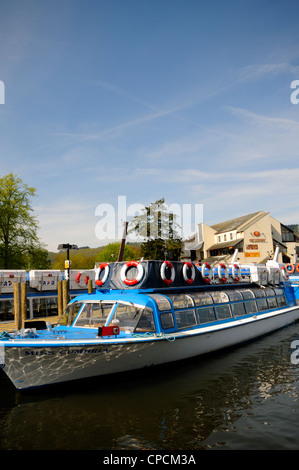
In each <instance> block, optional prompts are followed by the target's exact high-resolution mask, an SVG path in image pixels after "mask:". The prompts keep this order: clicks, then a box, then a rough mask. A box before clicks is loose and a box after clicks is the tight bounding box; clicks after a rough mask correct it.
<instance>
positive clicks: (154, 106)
mask: <svg viewBox="0 0 299 470" xmlns="http://www.w3.org/2000/svg"><path fill="white" fill-rule="evenodd" d="M0 12H1V14H0V84H1V85H2V86H1V87H0V176H1V177H2V176H5V175H7V174H9V173H13V174H15V175H17V176H18V177H20V178H21V179H22V180H23V182H24V183H26V184H28V185H30V186H33V187H35V188H36V197H34V199H33V200H32V207H33V209H34V214H35V216H36V217H37V220H38V222H39V227H40V228H39V232H38V235H39V237H40V240H41V242H42V243H44V244H45V246H46V248H47V249H48V250H49V251H57V247H58V244H61V243H71V244H77V245H78V246H90V247H98V246H101V245H103V244H106V243H107V242H108V241H109V240H113V239H115V240H119V238H120V234H121V233H122V227H123V222H124V220H126V219H129V220H130V219H131V218H132V217H133V216H134V214H135V212H134V211H135V210H137V209H138V208H139V209H140V210H141V209H142V207H144V206H148V205H149V204H151V203H153V202H155V201H157V200H159V199H161V198H164V199H165V203H166V204H167V206H169V207H171V206H172V205H176V207H178V208H179V209H178V210H179V211H181V212H180V213H181V214H184V213H185V212H184V211H187V208H189V209H188V210H189V213H190V214H191V216H192V217H193V219H194V220H193V221H192V223H191V222H190V224H189V226H188V230H189V231H190V233H191V232H192V231H193V232H194V231H195V227H196V223H199V222H202V221H204V222H205V223H206V224H208V225H212V224H216V223H220V222H222V221H225V220H228V219H232V218H235V217H240V216H242V215H246V214H249V213H252V212H257V211H259V210H264V211H265V212H270V213H271V215H272V216H273V217H274V218H275V219H277V220H279V221H280V222H281V223H283V224H298V223H299V204H298V196H297V184H298V182H299V158H298V157H299V104H298V103H297V101H299V100H298V99H296V98H297V95H296V87H298V86H297V85H296V82H294V81H296V80H299V27H298V14H297V13H298V2H297V1H296V0H292V1H291V0H284V1H282V0H280V1H277V0H259V1H256V0H248V1H247V0H226V1H224V0H210V1H204V0H51V1H50V0H10V1H9V2H7V1H6V0H0ZM292 83H293V87H295V88H291V87H292ZM295 85H296V86H295ZM298 85H299V82H298ZM298 89H299V87H298ZM1 93H2V94H1ZM294 98H295V99H294ZM298 98H299V92H298ZM120 206H121V207H120ZM199 206H200V207H201V208H202V212H201V216H198V215H196V214H197V212H196V208H198V207H199ZM137 214H138V211H137V212H136V215H137ZM201 218H202V220H199V219H201ZM184 234H185V235H188V234H187V231H185V233H184Z"/></svg>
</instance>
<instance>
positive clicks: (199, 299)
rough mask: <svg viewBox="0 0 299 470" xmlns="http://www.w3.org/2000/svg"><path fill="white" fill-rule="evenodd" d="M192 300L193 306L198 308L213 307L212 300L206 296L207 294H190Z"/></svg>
mask: <svg viewBox="0 0 299 470" xmlns="http://www.w3.org/2000/svg"><path fill="white" fill-rule="evenodd" d="M191 296H192V298H193V300H194V303H195V305H196V306H197V307H198V306H201V305H213V299H212V297H211V296H210V295H209V294H207V293H205V292H204V293H198V292H196V293H194V294H193V293H192V294H191Z"/></svg>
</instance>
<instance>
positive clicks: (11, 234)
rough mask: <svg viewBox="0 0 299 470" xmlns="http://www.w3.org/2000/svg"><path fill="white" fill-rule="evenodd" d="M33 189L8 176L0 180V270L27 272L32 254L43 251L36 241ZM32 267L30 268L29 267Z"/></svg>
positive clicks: (36, 226) (32, 260)
mask: <svg viewBox="0 0 299 470" xmlns="http://www.w3.org/2000/svg"><path fill="white" fill-rule="evenodd" d="M33 196H35V188H32V187H30V186H28V185H27V184H25V183H23V181H22V180H21V179H20V178H18V177H17V176H16V175H13V174H12V173H10V174H9V175H7V176H4V177H2V178H0V267H1V268H3V269H20V268H26V267H27V264H28V261H29V259H30V260H31V261H30V262H31V264H34V253H37V252H39V253H40V251H39V250H41V249H42V245H41V243H40V242H39V240H38V237H37V230H38V224H37V220H36V218H35V217H34V215H33V209H32V207H31V198H32V197H33ZM31 267H33V266H31Z"/></svg>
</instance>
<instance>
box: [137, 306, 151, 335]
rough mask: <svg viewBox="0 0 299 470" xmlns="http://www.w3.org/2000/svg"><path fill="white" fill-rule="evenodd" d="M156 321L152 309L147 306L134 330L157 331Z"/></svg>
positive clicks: (138, 331) (140, 331)
mask: <svg viewBox="0 0 299 470" xmlns="http://www.w3.org/2000/svg"><path fill="white" fill-rule="evenodd" d="M155 330H156V328H155V322H154V317H153V311H152V309H150V308H148V307H146V308H145V309H143V311H142V314H141V317H140V319H139V322H138V323H137V326H136V328H135V330H134V331H136V333H142V332H144V331H155Z"/></svg>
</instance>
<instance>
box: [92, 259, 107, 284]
mask: <svg viewBox="0 0 299 470" xmlns="http://www.w3.org/2000/svg"><path fill="white" fill-rule="evenodd" d="M103 270H104V275H103V277H102V279H100V275H101V272H102V271H103ZM108 274H109V265H108V264H107V263H102V264H100V266H99V267H98V269H97V270H96V273H95V283H96V285H97V286H99V287H100V286H102V285H103V284H105V282H106V281H107V277H108Z"/></svg>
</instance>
